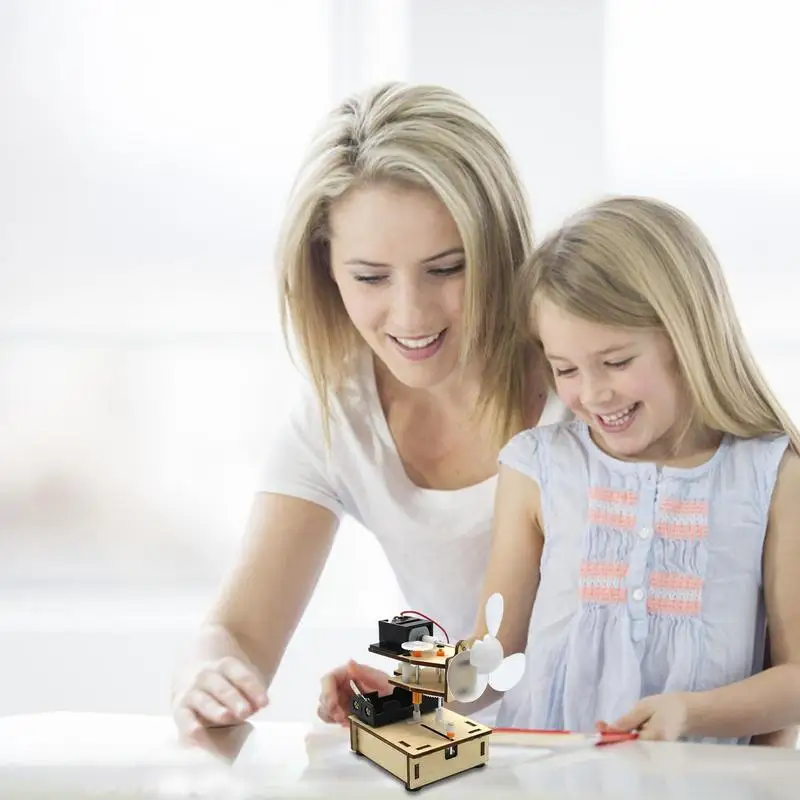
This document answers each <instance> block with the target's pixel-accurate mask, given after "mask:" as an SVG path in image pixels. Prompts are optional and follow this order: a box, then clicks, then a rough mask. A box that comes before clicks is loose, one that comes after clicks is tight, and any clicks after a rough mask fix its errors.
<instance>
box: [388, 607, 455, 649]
mask: <svg viewBox="0 0 800 800" xmlns="http://www.w3.org/2000/svg"><path fill="white" fill-rule="evenodd" d="M406 614H416V615H417V616H418V617H422V618H423V619H426V620H428V622H432V623H433V624H434V625H435V626H436V627H437V628H439V630H440V631H441V632H442V633H443V634H444V638H445V639H446V640H447V644H450V637H449V636H448V635H447V631H446V630H445V629H444V628H443V627H442V626H441V625H440V624H439V623H438V622H437V621H436V620H435V619H433V618H432V617H429V616H428V615H427V614H423V613H422V612H421V611H414V609H408V610H407V611H401V612H400V616H401V617H404V616H405V615H406Z"/></svg>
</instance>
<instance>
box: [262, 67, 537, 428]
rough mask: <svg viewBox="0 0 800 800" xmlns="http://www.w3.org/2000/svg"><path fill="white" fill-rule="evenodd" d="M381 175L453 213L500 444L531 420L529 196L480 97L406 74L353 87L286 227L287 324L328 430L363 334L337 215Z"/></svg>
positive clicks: (282, 243)
mask: <svg viewBox="0 0 800 800" xmlns="http://www.w3.org/2000/svg"><path fill="white" fill-rule="evenodd" d="M374 182H391V183H396V184H401V185H409V186H413V187H424V188H426V189H429V190H430V191H432V192H433V193H435V195H436V196H437V197H438V198H439V200H440V201H441V202H442V203H443V204H444V206H445V207H446V208H447V209H448V211H449V212H450V214H451V216H452V217H453V220H454V222H455V224H456V226H457V228H458V231H459V234H460V236H461V240H462V245H463V248H464V251H465V258H466V278H465V280H466V288H465V298H464V308H465V319H464V327H463V330H464V339H463V345H462V352H461V359H462V363H471V364H474V363H477V364H478V365H479V366H480V370H481V372H482V375H481V402H480V405H481V410H482V411H483V412H488V419H489V420H490V421H492V422H493V423H494V425H493V427H494V433H495V437H496V439H497V442H498V444H502V443H504V442H505V441H506V440H507V439H508V438H509V437H510V435H511V434H512V433H514V432H515V431H516V430H519V429H520V428H521V427H522V422H523V420H522V408H523V404H524V402H525V396H524V394H525V384H526V377H527V374H529V369H528V367H529V361H528V359H527V358H526V352H525V348H524V347H523V345H522V343H521V337H519V336H518V335H517V331H515V329H514V320H513V314H512V306H513V300H512V297H513V289H514V272H515V269H516V268H518V267H519V266H520V265H521V264H522V263H523V261H524V260H525V259H526V258H527V257H528V256H529V255H530V252H531V250H532V244H533V242H532V240H533V236H532V232H531V220H530V215H529V210H528V202H527V197H526V195H525V193H524V191H523V188H522V186H521V184H520V181H519V178H518V175H517V173H516V170H515V167H514V165H513V163H512V161H511V158H510V156H509V154H508V152H507V151H506V148H505V146H504V144H503V142H502V141H501V139H500V137H499V135H498V134H497V132H496V131H495V130H494V128H493V127H492V126H491V125H490V124H489V122H487V120H486V119H485V118H484V117H483V116H482V115H480V114H479V113H478V112H477V111H476V110H475V109H474V108H472V106H471V105H469V104H468V103H467V102H466V101H465V100H464V99H463V98H462V97H461V96H459V95H458V94H456V93H454V92H452V91H450V90H448V89H445V88H442V87H439V86H425V85H406V84H401V83H386V84H382V85H379V86H376V87H373V88H371V89H369V90H368V91H366V92H363V93H361V94H358V95H355V96H352V97H350V98H348V99H346V100H345V101H344V102H343V103H341V104H340V105H339V106H338V107H337V108H335V109H334V110H333V111H332V112H331V113H330V114H329V115H328V116H327V118H326V119H325V121H324V124H323V125H322V127H321V129H320V130H319V132H318V134H317V135H316V137H315V138H314V140H313V142H312V144H311V147H310V149H309V151H308V153H307V155H306V157H305V159H304V161H303V164H302V166H301V169H300V171H299V174H298V176H297V179H296V181H295V184H294V186H293V189H292V192H291V197H290V199H289V203H288V207H287V209H286V215H285V218H284V222H283V225H282V228H281V231H280V234H279V237H278V248H277V263H278V269H279V277H280V291H281V296H282V300H283V302H282V304H281V322H282V327H283V331H284V335H285V337H286V339H287V343H288V341H289V332H290V329H291V332H292V333H293V334H294V337H295V339H296V342H297V345H298V347H299V350H300V353H301V356H302V359H303V361H304V362H305V366H306V368H307V370H308V371H309V373H310V376H311V378H312V380H313V382H314V385H315V387H316V389H317V392H318V394H319V397H320V401H321V405H322V409H323V415H324V422H325V431H326V435H327V432H328V420H329V395H330V392H331V391H334V392H335V391H336V390H337V389H338V388H339V387H340V386H341V384H342V381H343V380H344V379H345V378H347V377H348V375H349V374H350V373H351V370H352V368H353V367H352V363H353V362H352V356H353V355H354V354H355V353H356V351H357V350H358V349H359V348H360V347H361V346H362V344H363V342H362V340H361V339H360V337H359V335H358V333H357V332H356V330H355V328H354V327H353V325H352V323H351V322H350V319H349V317H348V315H347V313H346V311H345V308H344V305H343V303H342V300H341V297H340V295H339V290H338V287H337V286H336V284H335V283H334V281H333V278H332V277H331V272H330V263H329V228H328V215H329V210H330V207H331V204H332V203H333V202H335V201H336V199H337V198H340V197H341V196H342V195H343V194H344V193H345V192H347V191H349V190H351V189H353V188H356V187H358V186H363V185H365V184H367V183H374ZM290 349H291V345H290Z"/></svg>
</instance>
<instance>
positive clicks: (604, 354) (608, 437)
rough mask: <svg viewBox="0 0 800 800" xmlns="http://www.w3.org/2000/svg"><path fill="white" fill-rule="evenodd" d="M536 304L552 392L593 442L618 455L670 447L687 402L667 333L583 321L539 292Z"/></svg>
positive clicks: (654, 453) (647, 454) (659, 452)
mask: <svg viewBox="0 0 800 800" xmlns="http://www.w3.org/2000/svg"><path fill="white" fill-rule="evenodd" d="M536 307H537V327H538V330H539V336H540V338H541V341H542V344H543V347H544V351H545V356H546V358H547V360H548V362H549V363H550V366H551V368H552V370H553V375H554V377H555V384H556V389H557V391H558V394H559V396H560V397H561V399H562V401H563V402H564V403H565V405H567V406H568V407H569V408H570V410H571V411H572V412H573V413H574V414H575V415H576V416H577V417H579V418H580V419H583V420H584V421H585V422H586V423H587V424H588V425H589V426H590V429H591V431H592V433H593V438H594V440H595V441H596V442H597V444H598V445H599V446H600V447H601V448H602V449H604V450H605V451H606V452H608V453H609V454H611V455H613V456H616V457H618V458H623V459H642V460H648V461H657V460H663V459H666V458H668V457H669V456H670V455H672V451H673V448H674V446H675V444H676V442H677V436H678V435H679V434H680V431H681V430H682V426H681V423H682V422H683V421H684V420H685V418H686V416H685V415H686V413H687V409H688V405H687V400H686V398H685V395H684V393H683V392H682V391H681V388H680V383H679V380H678V372H677V364H676V362H675V357H674V352H673V349H672V346H671V344H670V342H669V339H668V338H667V335H666V334H665V333H663V332H661V331H653V330H643V329H636V328H613V327H608V326H605V325H600V324H598V323H595V322H589V321H587V320H584V319H581V318H580V317H576V316H574V315H572V314H569V313H568V312H566V311H563V310H562V309H561V308H559V307H558V306H556V305H555V304H553V303H552V302H550V301H549V300H546V299H544V298H542V299H540V300H539V301H538V302H537V306H536Z"/></svg>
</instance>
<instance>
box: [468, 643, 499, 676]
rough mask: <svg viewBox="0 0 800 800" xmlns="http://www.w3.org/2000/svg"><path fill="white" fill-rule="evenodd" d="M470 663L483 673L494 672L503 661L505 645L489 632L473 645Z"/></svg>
mask: <svg viewBox="0 0 800 800" xmlns="http://www.w3.org/2000/svg"><path fill="white" fill-rule="evenodd" d="M469 663H470V664H472V666H473V667H475V669H477V670H478V672H480V673H481V674H484V675H488V674H489V673H490V672H494V671H495V670H496V669H497V668H498V667H499V666H500V665H501V664H502V663H503V645H501V644H500V641H499V640H498V639H493V638H492V637H491V636H489V635H488V634H487V635H486V636H485V637H484V638H483V639H478V641H477V642H475V644H473V645H472V647H471V649H470V657H469Z"/></svg>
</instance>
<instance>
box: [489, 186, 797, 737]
mask: <svg viewBox="0 0 800 800" xmlns="http://www.w3.org/2000/svg"><path fill="white" fill-rule="evenodd" d="M520 286H522V287H524V289H523V290H522V291H521V292H520V295H521V296H522V300H523V302H524V303H525V306H526V311H525V314H526V316H527V319H528V321H529V327H530V329H531V332H532V334H533V337H534V339H535V340H536V341H537V342H538V343H539V344H540V345H541V351H542V353H543V356H544V358H545V359H546V360H547V362H548V363H549V365H550V371H551V374H552V380H553V384H554V387H555V389H556V391H557V392H558V394H559V395H560V397H561V399H562V400H563V401H564V403H565V404H566V405H567V406H568V407H569V408H570V409H571V410H572V411H573V412H574V414H575V419H574V420H572V421H569V422H563V423H557V424H554V425H550V426H545V427H540V428H538V429H530V430H527V431H524V432H523V433H520V434H517V435H516V436H515V437H514V438H513V439H511V441H510V442H509V443H508V444H507V445H506V447H505V448H504V449H503V450H502V451H501V454H500V463H501V471H500V477H499V482H498V490H497V498H496V512H495V521H494V532H493V544H492V554H491V559H490V563H489V567H488V571H487V578H486V584H485V586H484V595H483V597H484V600H485V598H486V597H488V596H489V595H490V594H491V593H493V592H496V591H497V592H501V593H502V594H503V596H504V600H505V609H506V613H505V616H504V619H503V626H502V628H501V631H500V635H499V638H500V640H501V642H502V643H503V645H504V648H505V652H506V653H511V652H515V651H521V650H525V651H526V653H527V656H526V673H525V676H524V677H523V679H522V681H520V683H519V684H518V685H517V686H516V687H515V688H514V689H513V690H512V691H511V692H509V693H507V695H506V696H505V697H504V698H503V703H502V706H501V709H500V712H499V716H498V720H497V724H498V725H500V726H510V727H522V728H546V729H570V730H580V731H590V730H594V729H595V727H596V726H599V727H602V726H606V727H611V728H613V729H621V730H634V729H636V730H638V731H639V732H640V735H641V738H644V739H670V740H674V739H679V738H685V739H707V740H708V739H716V740H720V741H728V742H737V741H738V742H749V741H751V740H753V738H754V737H757V736H759V735H761V734H773V732H781V731H783V732H784V735H783V736H782V737H781V735H780V733H776V734H774V735H773V736H771V737H764V738H763V740H764V741H766V740H770V741H772V742H776V741H778V740H781V739H782V741H783V742H787V741H788V740H789V737H788V736H787V735H786V734H788V733H790V732H789V731H788V730H786V729H788V728H790V727H791V726H794V725H796V724H798V723H800V530H798V527H800V461H799V460H798V456H797V452H798V446H800V438H798V433H797V430H796V428H795V427H794V426H793V424H792V423H791V422H790V420H789V418H788V416H787V414H786V413H785V412H784V410H783V409H782V408H781V407H780V405H779V404H778V402H777V401H776V400H775V398H774V396H773V394H772V393H771V391H770V389H769V388H768V386H767V384H766V382H765V380H764V379H763V378H762V376H761V374H760V373H759V371H758V369H757V367H756V365H755V363H754V360H753V358H752V356H751V354H750V352H749V350H748V348H747V345H746V343H745V340H744V337H743V335H742V332H741V330H740V327H739V323H738V321H737V318H736V314H735V312H734V309H733V306H732V302H731V299H730V297H729V294H728V290H727V288H726V284H725V281H724V278H723V276H722V272H721V270H720V267H719V265H718V263H717V261H716V259H715V257H714V254H713V253H712V251H711V248H710V247H709V245H708V243H707V242H706V240H705V239H704V238H703V236H702V235H701V233H700V232H699V231H698V230H697V229H696V227H695V226H694V225H693V224H692V223H691V222H690V221H689V220H688V219H687V218H686V217H685V216H684V215H683V214H681V213H680V212H678V211H677V210H675V209H674V208H671V207H670V206H668V205H666V204H664V203H660V202H656V201H652V200H647V199H641V198H617V199H610V200H607V201H604V202H601V203H599V204H597V205H595V206H593V207H591V208H589V209H588V210H586V211H585V212H583V213H581V214H580V215H578V216H577V217H575V218H574V219H572V220H571V221H570V222H569V223H568V224H567V225H566V226H565V227H563V228H562V229H561V230H560V231H558V232H557V233H555V234H554V235H552V236H551V237H550V238H549V239H548V240H546V241H545V242H544V243H543V244H542V245H541V246H540V248H539V249H538V251H537V252H536V253H535V255H534V256H533V258H532V259H531V260H530V261H529V262H528V264H527V266H526V270H525V271H524V274H522V275H521V282H520ZM523 295H524V296H523ZM767 631H768V632H769V636H767ZM482 633H483V631H478V634H479V635H481V634H482ZM770 665H771V666H770ZM795 740H796V736H795ZM792 743H793V742H792Z"/></svg>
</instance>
